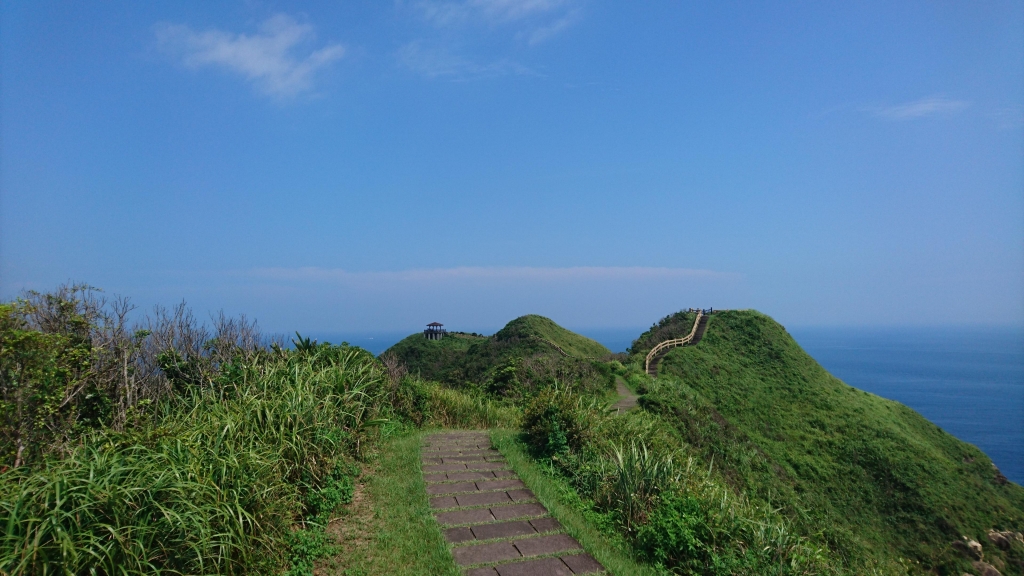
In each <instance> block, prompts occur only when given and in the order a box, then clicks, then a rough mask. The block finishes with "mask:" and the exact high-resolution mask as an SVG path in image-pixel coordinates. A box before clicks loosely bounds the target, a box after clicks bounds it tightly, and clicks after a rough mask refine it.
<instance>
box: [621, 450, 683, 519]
mask: <svg viewBox="0 0 1024 576" xmlns="http://www.w3.org/2000/svg"><path fill="white" fill-rule="evenodd" d="M612 462H613V463H614V464H615V472H614V480H613V481H612V482H611V483H610V486H609V488H610V490H609V492H610V494H609V496H610V498H611V499H612V501H613V502H614V503H615V504H616V509H617V510H618V512H619V514H620V515H621V517H622V521H623V524H624V527H625V529H626V531H627V532H632V531H634V530H635V529H636V527H637V526H639V525H641V524H643V523H644V522H645V521H646V520H647V514H648V513H649V512H650V510H651V508H652V507H653V506H654V504H655V502H656V499H657V497H658V495H659V494H661V492H662V490H664V489H667V488H671V487H672V486H673V485H675V483H676V482H677V481H678V480H679V477H678V475H677V474H676V470H675V465H674V464H673V462H672V456H669V455H657V454H654V453H651V452H650V451H648V450H647V446H646V445H644V444H640V445H639V446H637V444H630V445H629V447H628V448H626V449H621V448H619V447H615V451H614V458H613V459H612Z"/></svg>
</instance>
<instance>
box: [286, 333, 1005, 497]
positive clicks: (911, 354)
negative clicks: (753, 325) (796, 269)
mask: <svg viewBox="0 0 1024 576" xmlns="http://www.w3.org/2000/svg"><path fill="white" fill-rule="evenodd" d="M643 330H644V329H642V328H637V329H600V330H596V329H595V330H586V329H583V330H578V332H579V333H581V334H583V335H585V336H588V337H590V338H593V339H594V340H597V341H598V342H600V343H601V344H604V345H605V346H607V347H608V349H610V350H612V351H613V352H622V351H624V350H625V349H626V348H627V347H628V346H630V344H631V343H632V341H633V338H636V337H637V336H638V335H639V334H640V333H642V332H643ZM789 331H790V333H791V334H792V335H793V337H794V338H796V340H797V342H799V343H800V345H801V346H802V347H803V348H804V350H806V351H807V352H808V353H809V354H810V355H811V356H813V357H814V359H815V360H817V361H818V362H819V363H820V364H821V365H822V366H824V367H825V369H826V370H828V371H829V372H831V373H832V374H834V375H835V376H836V377H838V378H840V379H841V380H843V381H844V382H846V383H847V384H849V385H851V386H854V387H856V388H860V389H861V390H866V391H868V392H871V393H873V394H878V395H879V396H882V397H884V398H889V399H891V400H896V401H897V402H902V403H903V404H906V405H907V406H910V407H911V408H913V409H914V410H917V411H918V412H919V413H921V414H922V415H923V416H924V417H925V418H928V419H929V420H931V421H932V422H934V423H935V424H937V425H939V426H941V427H942V428H943V429H944V430H946V431H947V432H949V433H950V434H952V435H954V436H956V437H957V438H959V439H961V440H963V441H965V442H970V443H971V444H974V445H975V446H977V447H978V448H981V449H982V450H983V451H984V452H985V453H986V454H988V455H989V457H990V458H992V460H993V461H994V462H995V463H996V466H999V469H1000V470H1001V471H1002V472H1003V474H1005V475H1006V477H1007V478H1009V479H1011V480H1013V481H1014V482H1016V483H1018V484H1024V330H1011V329H1003V328H968V329H963V328H958V329H952V328H945V329H922V328H914V329H901V328H889V329H860V328H791V329H790V330H789ZM407 335H408V334H405V333H320V334H309V335H308V336H311V337H313V338H317V339H319V340H320V341H325V340H327V341H331V342H334V343H340V342H342V341H346V342H349V343H350V344H355V345H357V346H362V347H363V348H365V349H367V350H369V351H370V352H373V353H374V354H380V353H381V352H383V351H384V350H386V349H388V347H390V346H391V345H392V344H394V343H395V342H398V341H399V340H401V339H402V338H404V337H405V336H407ZM303 336H307V335H306V334H303Z"/></svg>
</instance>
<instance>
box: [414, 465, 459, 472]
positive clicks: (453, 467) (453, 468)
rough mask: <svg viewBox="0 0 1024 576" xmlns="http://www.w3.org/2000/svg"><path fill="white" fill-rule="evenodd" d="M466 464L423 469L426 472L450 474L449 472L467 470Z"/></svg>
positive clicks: (434, 466) (433, 466) (431, 466)
mask: <svg viewBox="0 0 1024 576" xmlns="http://www.w3.org/2000/svg"><path fill="white" fill-rule="evenodd" d="M465 469H466V465H465V464H430V465H427V466H424V467H423V471H424V472H448V471H449V470H465Z"/></svg>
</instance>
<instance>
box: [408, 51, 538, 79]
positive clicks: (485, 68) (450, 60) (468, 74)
mask: <svg viewBox="0 0 1024 576" xmlns="http://www.w3.org/2000/svg"><path fill="white" fill-rule="evenodd" d="M398 60H399V62H400V63H401V64H402V66H404V67H406V68H408V69H409V70H412V71H413V72H417V73H419V74H422V75H423V76H426V77H428V78H438V77H447V78H452V79H456V80H464V79H468V78H478V77H485V76H504V75H507V74H534V72H533V71H532V70H530V69H529V68H527V67H526V66H523V65H522V64H519V63H517V62H514V61H512V60H498V61H496V62H487V63H479V62H474V61H472V60H469V59H467V58H464V57H462V56H460V55H458V54H456V53H454V52H451V51H450V50H447V49H444V48H436V47H425V46H424V45H423V43H422V42H410V43H408V44H406V45H405V46H402V47H401V48H400V49H399V51H398Z"/></svg>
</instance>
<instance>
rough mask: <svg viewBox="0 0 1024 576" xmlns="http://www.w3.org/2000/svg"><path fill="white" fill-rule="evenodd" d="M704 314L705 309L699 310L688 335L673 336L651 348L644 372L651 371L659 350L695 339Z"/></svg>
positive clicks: (681, 344)
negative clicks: (652, 361)
mask: <svg viewBox="0 0 1024 576" xmlns="http://www.w3.org/2000/svg"><path fill="white" fill-rule="evenodd" d="M702 316H704V311H703V310H697V319H696V320H694V321H693V329H691V330H690V333H689V334H687V335H686V336H683V337H682V338H673V339H671V340H665V341H663V342H660V343H659V344H658V345H657V346H655V347H654V348H651V351H650V352H648V353H647V359H646V360H645V361H644V372H646V373H648V374H650V373H651V360H653V359H654V357H655V356H657V355H658V352H661V351H662V350H664V349H666V348H674V347H676V346H683V345H684V344H689V343H690V341H691V340H693V336H694V334H696V333H697V326H698V325H699V324H700V319H701V317H702Z"/></svg>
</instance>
